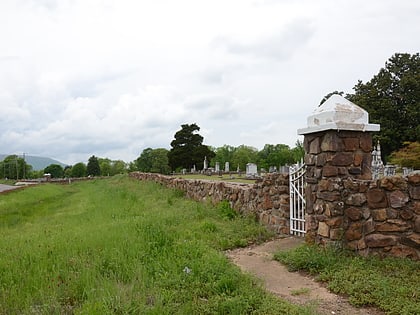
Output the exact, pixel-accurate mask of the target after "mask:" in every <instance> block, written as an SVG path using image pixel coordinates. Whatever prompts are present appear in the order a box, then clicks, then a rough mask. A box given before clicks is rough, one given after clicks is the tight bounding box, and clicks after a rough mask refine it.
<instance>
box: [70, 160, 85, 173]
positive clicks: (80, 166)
mask: <svg viewBox="0 0 420 315" xmlns="http://www.w3.org/2000/svg"><path fill="white" fill-rule="evenodd" d="M85 176H86V165H85V163H82V162H79V163H76V164H75V165H73V166H72V168H71V177H85Z"/></svg>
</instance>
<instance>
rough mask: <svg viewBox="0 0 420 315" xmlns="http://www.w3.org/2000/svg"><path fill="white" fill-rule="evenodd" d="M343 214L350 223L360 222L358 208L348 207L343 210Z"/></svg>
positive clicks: (360, 215)
mask: <svg viewBox="0 0 420 315" xmlns="http://www.w3.org/2000/svg"><path fill="white" fill-rule="evenodd" d="M344 213H345V214H346V216H347V217H348V218H349V219H350V220H352V221H357V220H360V218H361V217H362V211H361V209H360V208H355V207H350V208H347V209H345V210H344Z"/></svg>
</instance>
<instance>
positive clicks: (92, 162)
mask: <svg viewBox="0 0 420 315" xmlns="http://www.w3.org/2000/svg"><path fill="white" fill-rule="evenodd" d="M86 173H87V175H89V176H99V175H101V168H100V166H99V161H98V158H97V157H96V156H94V155H92V156H91V157H90V158H89V161H88V164H87V167H86Z"/></svg>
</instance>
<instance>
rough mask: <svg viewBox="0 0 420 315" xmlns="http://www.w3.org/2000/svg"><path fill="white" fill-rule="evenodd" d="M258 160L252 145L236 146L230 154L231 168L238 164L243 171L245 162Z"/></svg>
mask: <svg viewBox="0 0 420 315" xmlns="http://www.w3.org/2000/svg"><path fill="white" fill-rule="evenodd" d="M257 162H258V150H257V149H256V148H254V147H250V146H246V145H240V146H239V147H237V148H236V150H235V152H234V153H233V155H232V163H231V169H232V170H233V169H236V167H237V166H238V165H239V169H240V170H241V171H244V170H245V169H246V164H247V163H257Z"/></svg>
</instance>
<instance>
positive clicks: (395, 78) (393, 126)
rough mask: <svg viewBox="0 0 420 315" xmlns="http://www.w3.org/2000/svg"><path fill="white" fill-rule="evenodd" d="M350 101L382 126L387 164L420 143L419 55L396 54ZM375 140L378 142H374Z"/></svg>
mask: <svg viewBox="0 0 420 315" xmlns="http://www.w3.org/2000/svg"><path fill="white" fill-rule="evenodd" d="M353 89H354V90H355V93H354V94H348V95H347V98H348V99H349V100H350V101H352V102H354V103H355V104H357V105H359V106H361V107H363V108H364V109H366V110H367V112H368V113H369V117H370V120H371V121H372V122H373V123H379V124H380V125H381V131H380V132H379V136H378V137H377V138H378V140H380V142H381V148H382V152H383V154H384V156H385V160H386V159H387V157H388V156H389V155H390V153H391V152H393V151H396V150H398V149H400V148H402V147H403V144H404V142H406V141H410V142H416V141H420V110H419V108H420V55H419V53H416V54H414V55H410V54H407V53H397V54H395V55H394V56H392V57H391V58H390V59H389V60H388V61H387V62H386V63H385V67H384V68H382V69H380V70H379V73H378V74H376V75H375V76H374V77H373V78H372V79H371V80H370V81H368V82H366V83H363V82H362V81H359V82H358V83H357V84H356V85H355V87H354V88H353ZM375 140H376V139H375Z"/></svg>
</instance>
